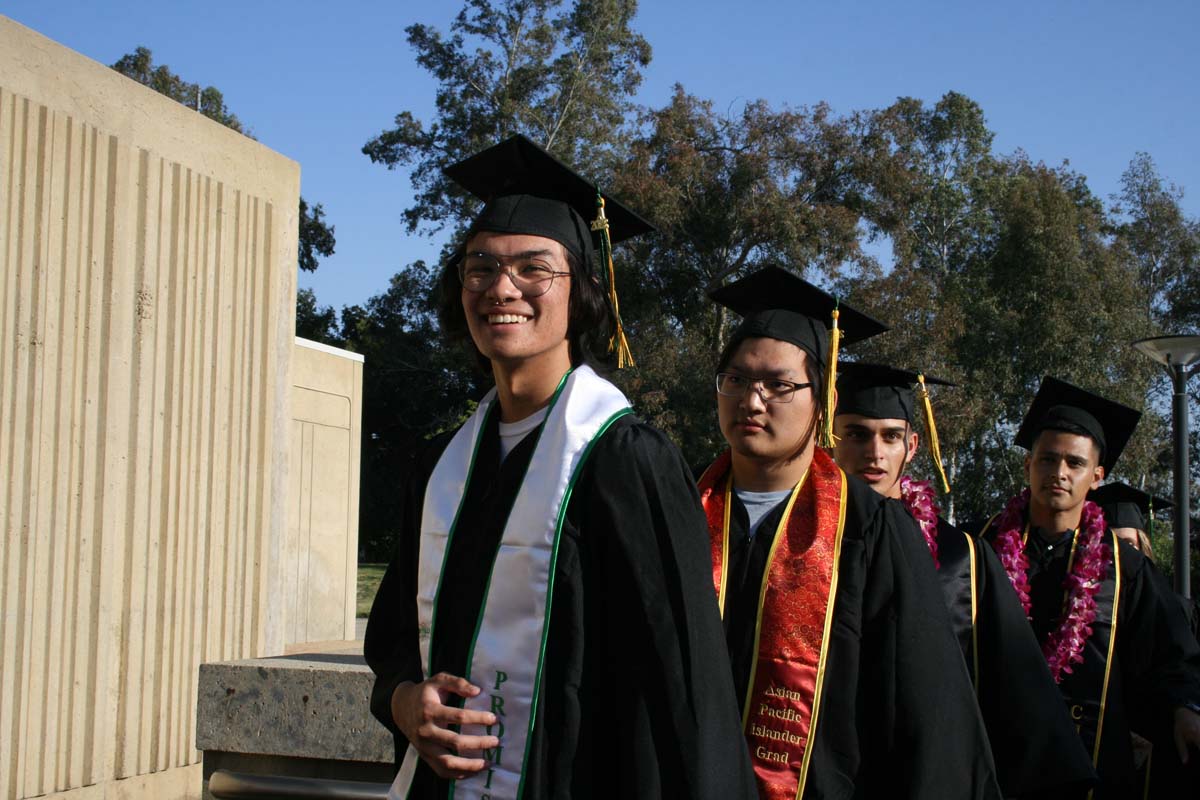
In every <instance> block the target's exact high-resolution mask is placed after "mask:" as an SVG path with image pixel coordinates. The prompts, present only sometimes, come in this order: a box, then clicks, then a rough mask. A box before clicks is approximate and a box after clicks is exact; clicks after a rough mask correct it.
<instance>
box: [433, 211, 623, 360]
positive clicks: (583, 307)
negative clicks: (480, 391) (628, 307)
mask: <svg viewBox="0 0 1200 800" xmlns="http://www.w3.org/2000/svg"><path fill="white" fill-rule="evenodd" d="M475 233H477V231H470V232H468V233H467V236H466V239H465V241H466V242H467V243H468V244H469V243H470V241H471V238H472V237H473V236H474V235H475ZM465 250H466V248H465V247H464V248H463V249H460V250H458V251H457V252H456V254H455V255H454V256H453V257H452V258H451V259H450V260H449V261H448V262H447V263H446V264H444V265H442V275H441V278H440V280H439V281H438V301H437V312H438V322H439V323H440V324H441V327H442V333H443V334H444V335H445V336H446V338H447V339H448V340H450V341H452V342H457V343H459V344H460V345H462V346H463V347H465V348H466V349H467V351H468V352H470V353H473V354H474V356H475V360H476V362H477V363H478V364H479V366H480V367H481V368H482V369H483V370H485V371H490V370H491V366H492V362H491V360H490V359H488V357H487V356H485V355H484V354H483V353H481V352H480V351H479V348H478V347H476V346H475V342H474V341H473V340H472V339H471V331H470V328H468V327H467V317H466V314H465V313H464V312H463V306H462V283H461V281H460V280H459V277H458V259H460V258H461V257H462V254H463V252H464V251H465ZM563 252H564V253H566V257H567V267H568V269H570V271H571V294H570V297H569V298H568V301H567V302H568V305H567V342H568V343H569V345H570V352H571V366H573V367H577V366H579V365H580V364H585V363H586V364H593V365H600V364H603V363H605V362H607V361H608V360H609V354H608V340H609V339H610V338H611V337H612V335H613V332H614V331H615V330H616V317H615V315H614V314H613V310H612V306H611V305H609V302H608V296H607V295H606V294H605V293H604V289H603V288H602V287H601V286H600V282H599V281H598V280H596V278H595V277H594V275H595V273H594V271H593V270H591V269H586V270H585V269H583V268H582V264H581V263H580V260H579V259H578V258H577V257H576V256H575V254H574V253H572V252H571V251H570V250H567V248H566V247H564V248H563Z"/></svg>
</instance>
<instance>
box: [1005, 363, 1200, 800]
mask: <svg viewBox="0 0 1200 800" xmlns="http://www.w3.org/2000/svg"><path fill="white" fill-rule="evenodd" d="M1140 417H1141V412H1139V411H1136V410H1134V409H1132V408H1128V407H1126V406H1123V405H1121V404H1119V403H1115V402H1112V401H1111V400H1107V399H1105V398H1103V397H1100V396H1098V395H1096V394H1093V393H1091V392H1088V391H1085V390H1083V389H1080V388H1078V387H1076V386H1073V385H1071V384H1069V383H1066V382H1065V381H1060V380H1057V379H1055V378H1052V377H1049V376H1047V377H1046V378H1044V379H1043V380H1042V384H1041V387H1040V388H1039V389H1038V393H1037V395H1036V396H1035V397H1034V399H1033V403H1032V405H1031V406H1030V409H1029V411H1028V412H1027V413H1026V415H1025V419H1024V421H1023V422H1022V424H1021V427H1020V429H1019V430H1018V431H1017V435H1016V443H1017V444H1018V445H1020V446H1021V447H1024V448H1026V449H1027V450H1028V451H1029V454H1028V455H1027V456H1026V457H1025V477H1026V481H1027V488H1026V489H1025V490H1024V491H1023V492H1021V494H1019V495H1017V496H1016V497H1014V498H1012V499H1011V500H1009V502H1008V504H1007V505H1006V506H1005V508H1004V510H1003V511H1002V512H1001V513H1000V514H997V515H996V516H995V517H993V518H992V519H991V520H990V521H989V522H988V524H987V525H986V526H985V528H984V530H983V531H982V534H981V535H982V536H983V538H984V539H986V540H987V542H988V543H989V544H990V545H991V546H992V547H993V548H994V549H995V550H996V553H997V554H998V555H999V556H1000V562H1001V564H1002V565H1003V566H1004V569H1005V571H1006V572H1007V573H1008V577H1009V581H1010V583H1011V585H1012V587H1013V589H1014V591H1015V592H1016V594H1017V597H1018V599H1019V601H1020V603H1021V605H1022V607H1023V608H1024V609H1025V611H1026V614H1027V616H1028V617H1029V619H1030V623H1031V625H1032V627H1033V631H1034V634H1035V635H1036V636H1037V639H1038V642H1039V644H1041V646H1042V652H1043V654H1044V655H1045V657H1046V663H1047V666H1048V667H1049V668H1050V674H1051V677H1052V678H1054V680H1055V681H1056V682H1057V683H1058V688H1059V691H1060V693H1061V694H1062V697H1063V700H1064V702H1065V703H1066V706H1067V709H1068V713H1069V715H1070V717H1071V719H1072V721H1073V722H1075V724H1076V727H1077V730H1078V733H1079V737H1080V739H1081V740H1082V742H1083V744H1084V747H1085V749H1086V750H1087V751H1088V753H1089V754H1090V755H1091V756H1092V759H1093V763H1094V765H1095V767H1096V771H1097V772H1098V773H1099V775H1100V781H1101V783H1100V786H1099V787H1098V788H1097V789H1096V790H1095V793H1094V796H1095V797H1096V798H1113V797H1121V798H1124V797H1133V796H1141V795H1142V792H1143V791H1144V789H1145V787H1144V786H1143V785H1139V780H1138V777H1137V775H1136V771H1135V768H1134V761H1133V752H1132V737H1131V735H1130V734H1131V732H1137V733H1139V734H1141V735H1144V736H1146V738H1151V739H1153V738H1155V737H1157V736H1158V735H1159V733H1160V732H1161V731H1164V730H1170V731H1171V734H1172V738H1173V739H1174V741H1173V742H1171V741H1168V742H1160V741H1156V742H1155V748H1156V749H1157V748H1158V747H1159V746H1168V747H1169V746H1174V747H1175V748H1176V750H1177V753H1178V756H1179V758H1180V760H1181V761H1183V762H1185V763H1186V762H1187V761H1189V760H1190V759H1194V758H1197V757H1198V756H1197V753H1198V751H1200V713H1197V712H1200V705H1198V704H1200V647H1197V644H1196V642H1195V641H1194V640H1191V641H1188V640H1187V638H1186V637H1184V636H1181V635H1179V632H1180V631H1181V630H1185V629H1186V626H1185V623H1184V622H1183V620H1182V619H1181V617H1182V610H1181V609H1180V608H1179V606H1178V604H1177V603H1175V602H1173V601H1171V600H1170V599H1169V598H1165V597H1164V596H1163V594H1162V592H1161V588H1160V586H1161V584H1160V582H1159V581H1158V580H1156V579H1155V577H1154V576H1153V573H1154V567H1153V566H1152V565H1151V564H1150V562H1149V561H1148V560H1147V559H1146V558H1145V557H1144V556H1143V555H1142V554H1141V553H1139V552H1138V551H1137V550H1135V549H1134V548H1132V547H1130V546H1129V545H1127V544H1125V543H1122V542H1120V541H1119V540H1118V539H1117V538H1116V536H1115V535H1114V534H1113V532H1112V530H1111V529H1110V527H1109V525H1108V523H1107V522H1106V521H1105V518H1104V514H1103V512H1102V511H1101V509H1100V507H1099V506H1098V505H1096V504H1095V503H1093V502H1091V501H1089V500H1088V499H1087V496H1088V492H1089V491H1091V490H1094V489H1096V488H1097V487H1098V486H1099V485H1100V482H1101V481H1102V480H1103V479H1104V477H1105V475H1107V474H1109V473H1110V472H1111V471H1112V469H1113V466H1114V465H1115V464H1116V462H1117V458H1118V457H1119V456H1120V454H1121V451H1122V450H1123V449H1124V447H1125V444H1126V443H1127V442H1128V441H1129V438H1130V436H1131V435H1132V433H1133V430H1134V428H1135V427H1136V426H1137V423H1138V419H1139V418H1140ZM1177 617H1179V618H1178V619H1177ZM1193 788H1194V787H1193Z"/></svg>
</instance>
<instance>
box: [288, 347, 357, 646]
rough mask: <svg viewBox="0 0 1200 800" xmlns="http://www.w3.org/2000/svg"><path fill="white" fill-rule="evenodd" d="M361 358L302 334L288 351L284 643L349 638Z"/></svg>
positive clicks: (353, 591)
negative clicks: (289, 415)
mask: <svg viewBox="0 0 1200 800" xmlns="http://www.w3.org/2000/svg"><path fill="white" fill-rule="evenodd" d="M362 375H363V358H362V356H360V355H358V354H357V353H351V352H348V351H346V350H338V349H336V348H333V347H328V346H326V345H323V344H319V343H317V342H310V341H308V340H307V339H301V338H299V337H297V339H296V349H295V351H294V352H293V353H292V426H291V439H290V441H291V445H290V469H289V470H288V482H289V486H290V488H289V490H288V538H287V544H286V545H285V547H284V558H283V570H284V576H283V584H284V588H283V592H284V597H285V598H287V602H286V604H285V621H284V639H285V644H288V645H292V644H299V643H302V642H324V641H329V640H334V639H353V638H354V612H355V603H356V600H357V590H356V587H357V581H358V478H359V461H360V457H359V453H360V451H361V437H362Z"/></svg>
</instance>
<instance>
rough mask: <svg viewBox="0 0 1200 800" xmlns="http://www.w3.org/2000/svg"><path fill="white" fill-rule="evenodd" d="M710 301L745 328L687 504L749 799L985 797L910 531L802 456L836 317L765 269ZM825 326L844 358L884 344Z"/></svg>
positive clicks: (737, 338) (812, 438) (982, 744)
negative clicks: (703, 526) (719, 636)
mask: <svg viewBox="0 0 1200 800" xmlns="http://www.w3.org/2000/svg"><path fill="white" fill-rule="evenodd" d="M712 296H713V298H714V299H715V300H716V301H717V302H719V303H722V304H724V305H726V306H728V307H729V308H731V309H732V310H734V311H735V312H737V313H739V314H741V315H742V316H743V317H745V319H744V321H743V322H742V323H741V324H740V325H739V326H738V327H737V328H736V329H735V330H734V332H733V334H732V337H731V339H730V341H729V344H728V345H727V346H726V348H725V350H724V352H723V353H722V355H721V358H720V361H719V363H718V374H717V377H716V390H717V406H718V416H719V418H720V424H721V432H722V434H723V435H724V437H725V439H726V441H727V442H728V443H729V446H730V449H729V450H728V451H726V452H725V453H723V454H722V455H721V456H720V457H719V458H718V459H717V460H716V461H715V462H714V463H713V464H712V465H711V466H710V467H709V468H708V469H707V470H706V471H705V472H704V474H703V476H702V477H701V479H700V490H701V500H702V502H703V503H704V504H705V511H706V513H707V515H708V520H709V533H710V537H711V543H712V554H713V563H714V568H713V581H714V586H715V588H716V590H717V594H718V598H719V602H720V605H721V608H722V613H723V618H724V623H725V635H726V642H727V644H728V647H729V654H730V660H731V662H732V669H733V676H734V685H735V689H736V691H737V699H738V704H739V706H740V707H741V708H742V712H743V725H744V726H745V730H744V732H745V737H746V743H747V746H748V749H749V751H750V755H751V762H752V764H753V766H754V769H755V773H756V777H757V779H758V784H759V793H760V796H762V797H767V798H794V797H806V798H823V797H838V798H850V797H853V798H879V797H888V798H985V797H986V798H996V797H1000V790H999V787H998V786H997V784H996V777H995V771H994V767H993V764H992V760H991V755H990V750H989V747H988V743H987V735H986V733H985V731H984V727H983V723H982V722H981V720H980V717H979V712H978V709H977V707H976V704H975V700H974V695H973V693H972V689H971V680H970V677H969V675H968V674H967V670H966V666H965V664H964V663H963V658H962V654H961V652H960V651H959V648H958V644H957V642H956V641H955V638H954V634H953V632H952V630H951V627H950V621H949V618H948V615H947V613H946V608H945V606H944V604H943V603H942V600H941V591H940V588H939V586H938V582H937V576H936V574H935V573H934V570H933V563H932V561H931V559H930V558H929V551H928V550H927V549H926V547H925V544H924V542H923V540H922V538H921V534H920V532H919V531H918V530H917V529H916V526H915V523H914V522H913V519H912V517H911V516H909V514H908V512H907V510H906V509H905V508H904V506H902V505H901V504H900V503H897V502H895V501H893V500H889V499H887V498H884V497H882V496H880V495H879V494H877V493H876V492H874V491H872V490H871V489H870V487H869V486H867V485H866V484H865V483H863V482H862V481H861V480H859V479H858V478H854V477H847V476H846V475H845V473H844V472H842V471H841V470H840V469H838V467H837V465H836V464H834V463H833V460H832V458H831V457H830V456H829V454H828V453H827V452H825V450H824V449H822V448H821V447H818V446H817V444H818V435H820V436H821V437H822V438H826V437H827V436H828V435H829V430H828V427H827V426H826V424H825V423H826V422H828V417H827V416H826V411H827V410H828V411H829V412H831V411H832V408H831V407H830V405H829V402H828V398H830V397H831V394H832V391H831V390H832V387H831V386H829V385H827V383H826V380H825V378H826V375H827V367H828V366H831V361H832V359H830V357H829V356H830V332H829V331H827V330H826V326H827V325H828V322H827V321H828V320H830V319H831V312H833V311H834V309H835V306H836V302H835V301H834V299H833V298H832V297H830V296H829V295H827V294H825V293H824V292H821V291H820V290H819V289H817V288H816V287H813V286H811V285H810V284H807V283H806V282H804V281H802V280H800V279H799V278H797V277H795V276H794V275H792V274H791V273H788V272H786V271H784V270H781V269H776V268H767V269H765V270H761V271H759V272H756V273H754V274H753V275H751V276H749V277H747V278H744V279H742V280H740V281H737V282H735V283H733V284H730V285H728V286H726V287H723V288H721V289H719V290H717V291H716V292H714V293H713V294H712ZM837 319H838V322H839V325H840V327H839V328H838V331H839V334H840V332H841V331H843V330H844V331H845V333H846V341H847V342H852V341H854V340H857V339H863V338H866V337H867V336H870V335H872V334H874V333H878V332H880V331H881V330H884V329H885V328H884V327H883V326H882V325H881V324H879V323H878V322H876V321H874V320H872V319H870V318H869V317H867V316H865V315H863V314H860V313H858V312H856V311H854V310H853V309H851V308H849V307H848V306H846V305H844V304H842V305H841V306H840V308H839V309H838V313H837ZM835 345H836V340H835Z"/></svg>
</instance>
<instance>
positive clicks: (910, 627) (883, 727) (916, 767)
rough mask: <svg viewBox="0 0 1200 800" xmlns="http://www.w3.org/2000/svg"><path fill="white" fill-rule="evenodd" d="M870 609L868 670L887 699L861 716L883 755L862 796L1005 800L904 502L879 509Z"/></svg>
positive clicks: (874, 701) (925, 553)
mask: <svg viewBox="0 0 1200 800" xmlns="http://www.w3.org/2000/svg"><path fill="white" fill-rule="evenodd" d="M872 527H873V528H875V531H876V532H875V537H874V538H876V539H877V543H876V546H875V548H874V553H873V554H872V555H870V556H869V558H870V561H869V564H868V573H867V581H866V594H865V602H864V609H863V610H864V626H863V639H864V644H863V647H864V653H863V662H864V666H865V665H869V664H872V662H874V666H873V667H869V669H873V670H874V671H875V672H876V675H877V676H878V679H879V681H880V683H881V687H882V688H881V692H882V696H881V697H874V696H872V695H871V694H868V695H867V696H866V697H864V698H863V700H864V701H865V702H866V703H867V704H868V705H867V707H865V708H860V709H859V710H858V712H859V714H867V715H868V717H867V718H868V719H877V720H878V721H879V731H878V733H877V734H876V735H877V736H879V737H881V739H882V740H881V741H879V742H877V743H876V744H875V746H877V747H881V748H883V749H884V751H885V763H883V764H878V765H877V766H878V767H879V768H878V769H877V770H875V773H876V774H867V775H863V776H861V780H863V781H864V782H865V783H867V784H869V790H868V791H867V792H866V794H865V795H864V796H871V797H874V796H879V797H883V796H887V797H894V798H914V800H915V799H916V798H931V797H955V798H964V800H966V799H967V798H972V799H974V798H999V797H1000V788H999V786H998V784H997V782H996V772H995V766H994V764H993V762H992V758H991V754H990V748H989V747H988V739H987V733H986V732H985V730H984V726H983V722H982V720H981V719H980V715H979V707H978V705H977V704H976V701H975V693H974V689H973V688H972V685H971V679H970V676H969V675H968V673H967V668H966V663H965V661H964V660H963V655H962V649H961V648H960V646H959V644H958V641H957V639H956V638H955V636H954V634H953V632H952V630H951V626H950V619H949V616H948V612H947V610H946V605H945V601H944V599H943V597H942V593H941V587H940V584H939V583H938V578H937V575H936V573H935V572H934V567H933V560H932V559H930V557H929V549H928V547H927V546H926V544H925V541H924V539H923V538H922V536H921V534H920V532H919V531H918V529H917V528H916V525H915V523H914V522H913V519H912V517H911V516H910V515H909V514H908V512H907V511H906V510H905V508H904V506H903V505H901V504H900V503H899V502H897V501H892V500H888V501H884V502H883V503H881V504H880V505H879V508H878V511H877V512H876V514H875V519H874V521H873V522H872Z"/></svg>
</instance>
